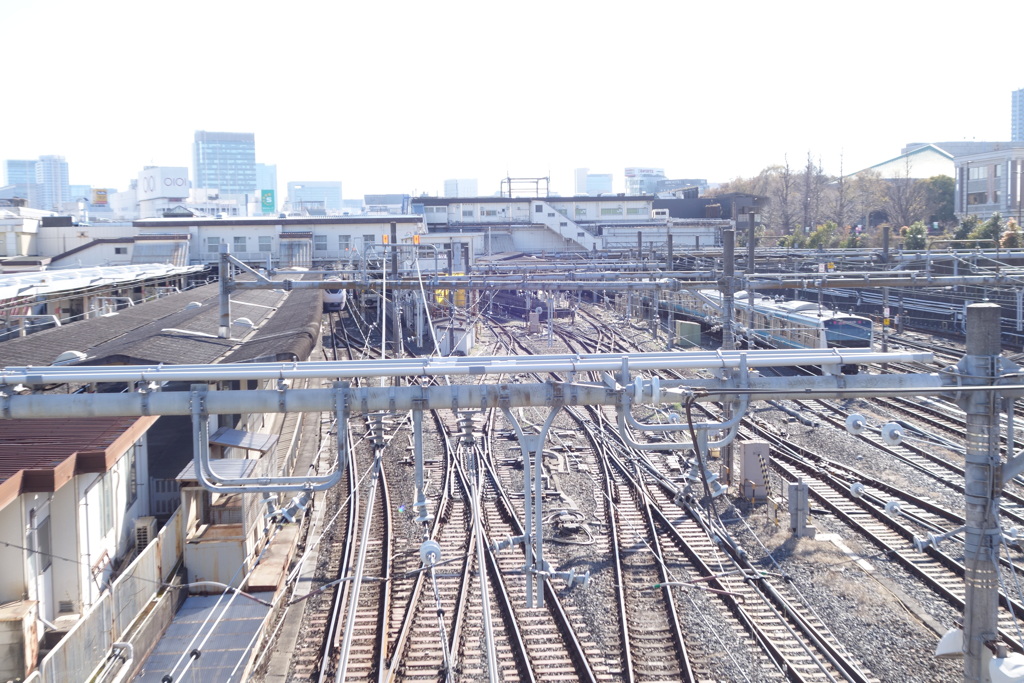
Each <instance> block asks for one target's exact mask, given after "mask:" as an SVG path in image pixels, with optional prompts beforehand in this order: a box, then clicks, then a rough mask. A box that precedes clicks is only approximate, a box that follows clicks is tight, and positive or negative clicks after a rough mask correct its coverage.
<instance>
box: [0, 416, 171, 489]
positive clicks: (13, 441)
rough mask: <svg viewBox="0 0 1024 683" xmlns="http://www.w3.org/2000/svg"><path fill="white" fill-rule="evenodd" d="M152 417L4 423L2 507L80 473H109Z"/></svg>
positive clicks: (0, 438)
mask: <svg viewBox="0 0 1024 683" xmlns="http://www.w3.org/2000/svg"><path fill="white" fill-rule="evenodd" d="M156 420H157V418H156V416H152V417H95V418H81V419H67V418H59V419H57V418H53V419H40V420H4V421H3V422H0V509H3V508H4V507H6V506H7V505H9V504H10V503H11V502H12V501H14V500H15V499H17V497H18V496H20V495H21V494H22V493H31V492H51V493H52V492H54V491H56V490H57V489H59V488H60V487H62V486H63V485H64V484H66V483H68V482H69V481H70V480H71V478H72V477H74V476H75V475H77V474H87V473H90V472H95V473H99V472H106V471H107V470H108V469H110V468H111V467H112V466H113V464H114V463H115V462H116V461H117V458H118V457H119V456H120V455H121V454H123V453H124V452H125V451H126V450H127V449H128V448H129V447H130V446H131V444H133V443H134V442H135V441H136V440H137V439H138V438H139V437H140V436H141V435H142V434H144V433H145V432H146V430H147V429H149V427H150V426H151V425H152V424H153V423H154V422H156Z"/></svg>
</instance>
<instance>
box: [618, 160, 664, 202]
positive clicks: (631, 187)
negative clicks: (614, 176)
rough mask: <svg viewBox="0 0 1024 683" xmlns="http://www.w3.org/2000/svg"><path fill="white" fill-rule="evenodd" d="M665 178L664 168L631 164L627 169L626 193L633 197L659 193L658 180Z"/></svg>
mask: <svg viewBox="0 0 1024 683" xmlns="http://www.w3.org/2000/svg"><path fill="white" fill-rule="evenodd" d="M665 179H666V178H665V169H663V168H643V167H639V166H630V167H629V168H627V169H626V194H627V195H629V196H632V197H639V196H641V195H645V194H657V193H658V182H659V181H661V180H665Z"/></svg>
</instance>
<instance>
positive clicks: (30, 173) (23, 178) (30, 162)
mask: <svg viewBox="0 0 1024 683" xmlns="http://www.w3.org/2000/svg"><path fill="white" fill-rule="evenodd" d="M35 181H36V160H35V159H8V160H7V161H5V162H4V185H18V184H20V183H34V182H35Z"/></svg>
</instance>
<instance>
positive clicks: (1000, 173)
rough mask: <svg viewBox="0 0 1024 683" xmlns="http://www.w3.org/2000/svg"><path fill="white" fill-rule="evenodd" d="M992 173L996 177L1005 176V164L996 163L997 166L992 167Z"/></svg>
mask: <svg viewBox="0 0 1024 683" xmlns="http://www.w3.org/2000/svg"><path fill="white" fill-rule="evenodd" d="M992 174H993V175H994V176H995V177H996V178H1002V177H1003V165H1002V164H996V165H995V166H993V167H992Z"/></svg>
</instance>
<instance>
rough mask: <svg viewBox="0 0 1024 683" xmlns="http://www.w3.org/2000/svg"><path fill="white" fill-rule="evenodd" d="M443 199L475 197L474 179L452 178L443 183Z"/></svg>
mask: <svg viewBox="0 0 1024 683" xmlns="http://www.w3.org/2000/svg"><path fill="white" fill-rule="evenodd" d="M444 196H445V197H476V196H477V190H476V178H452V179H449V180H445V181H444Z"/></svg>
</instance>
